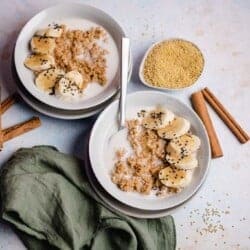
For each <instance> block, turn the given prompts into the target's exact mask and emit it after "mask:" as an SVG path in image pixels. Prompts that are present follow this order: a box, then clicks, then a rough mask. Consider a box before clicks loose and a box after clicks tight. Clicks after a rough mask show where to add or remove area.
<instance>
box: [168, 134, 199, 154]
mask: <svg viewBox="0 0 250 250" xmlns="http://www.w3.org/2000/svg"><path fill="white" fill-rule="evenodd" d="M200 145H201V140H200V138H199V137H198V136H196V135H192V134H185V135H182V136H180V137H177V138H174V139H173V140H171V141H170V143H169V144H168V146H167V152H170V153H176V154H180V155H190V154H192V153H193V152H195V151H197V150H198V148H199V147H200Z"/></svg>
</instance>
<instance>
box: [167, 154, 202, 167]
mask: <svg viewBox="0 0 250 250" xmlns="http://www.w3.org/2000/svg"><path fill="white" fill-rule="evenodd" d="M166 160H167V162H168V163H169V164H171V165H172V166H174V167H176V168H178V169H194V168H196V167H198V160H197V158H196V155H195V154H190V155H178V154H174V153H170V152H167V154H166Z"/></svg>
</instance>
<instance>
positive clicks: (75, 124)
mask: <svg viewBox="0 0 250 250" xmlns="http://www.w3.org/2000/svg"><path fill="white" fill-rule="evenodd" d="M59 2H62V1H52V0H50V1H49V0H46V1H44V0H43V1H32V0H1V8H0V17H1V22H0V56H1V60H0V64H1V65H0V76H1V83H2V87H3V89H4V90H3V93H2V98H4V97H6V96H7V95H8V94H9V93H12V92H14V90H15V86H14V85H13V81H12V78H11V74H10V57H11V52H12V49H13V45H14V43H15V39H16V37H17V34H18V32H19V31H20V29H21V27H22V26H23V25H24V24H25V23H26V22H27V21H28V20H29V19H30V18H31V17H32V16H33V15H34V14H36V13H37V12H38V11H40V10H42V9H43V8H46V7H48V6H50V5H52V4H55V3H59ZM78 2H82V3H86V4H91V5H93V6H96V7H98V8H100V9H103V10H104V11H106V12H107V13H109V14H110V15H112V16H113V17H114V18H115V19H116V20H117V21H118V22H119V23H120V24H121V25H122V26H123V28H124V29H125V31H126V33H127V35H128V37H130V38H131V40H132V52H133V60H134V69H133V75H132V81H133V83H131V84H130V86H129V91H130V92H132V91H134V90H141V89H145V87H143V86H142V84H141V83H140V82H139V80H138V65H139V63H140V61H141V58H142V56H143V53H144V52H145V50H146V49H147V48H148V46H149V45H150V44H151V43H153V42H155V41H159V40H161V39H165V38H173V37H180V38H185V39H187V40H190V41H193V42H194V43H196V44H197V45H198V46H199V47H200V49H201V50H202V51H203V53H204V56H205V71H204V73H203V75H202V77H201V78H200V79H199V81H198V84H197V85H195V86H194V87H193V88H191V89H190V90H188V91H185V92H183V93H178V94H175V95H176V96H177V97H178V98H179V99H181V100H182V101H184V102H186V103H188V104H189V96H190V94H191V93H192V92H193V91H195V90H196V89H200V88H201V87H203V86H209V87H210V89H211V90H212V91H213V92H214V93H215V94H216V95H217V96H219V97H220V99H221V101H222V102H223V103H224V104H225V105H226V106H227V107H228V109H229V110H230V111H231V112H232V114H233V115H234V116H235V118H236V119H237V120H238V121H239V122H240V123H241V124H242V126H243V127H244V128H245V129H246V130H247V131H250V119H249V117H250V116H249V107H250V97H249V96H250V80H249V79H250V50H249V43H250V32H249V24H250V1H247V0H245V1H244V0H243V1H236V0H235V1H233V0H227V1H222V0H217V1H215V0H214V1H205V0H204V1H198V0H196V1H194V0H190V1H180V0H179V1H167V0H158V1H155V0H147V1H146V0H137V1H136V0H130V1H125V0H123V1H119V0H108V1H102V0H92V1H78ZM209 111H211V110H209ZM32 115H39V116H40V117H41V119H42V122H43V125H42V127H41V128H39V129H37V130H35V131H32V132H30V133H28V134H26V135H23V136H21V137H19V138H17V139H15V140H13V141H10V142H8V143H6V144H5V148H4V151H3V152H1V154H0V165H1V164H2V163H3V162H4V161H5V160H6V159H7V158H8V157H9V156H10V155H11V154H12V153H13V152H14V151H15V150H16V149H18V148H19V147H21V146H25V147H28V146H32V145H36V144H52V145H55V146H56V147H58V148H59V149H60V150H62V151H64V152H68V153H74V154H75V155H78V156H80V157H82V150H83V144H84V142H83V138H84V134H85V133H87V132H88V131H89V129H90V128H91V126H92V124H93V122H94V119H95V118H90V119H87V120H79V121H62V120H57V119H53V118H49V117H45V116H43V115H40V114H38V113H37V112H35V111H34V110H32V109H31V108H29V107H28V106H27V105H26V104H24V103H19V104H16V105H15V106H14V107H12V108H11V110H9V111H8V112H7V113H6V114H5V115H4V116H3V126H4V127H7V126H10V125H13V124H15V123H17V122H20V121H23V120H25V119H28V118H29V117H30V116H32ZM211 116H212V119H213V121H214V125H215V127H216V130H217V131H218V135H219V139H220V141H221V144H222V147H223V150H224V157H223V158H220V159H217V160H212V162H211V170H210V172H209V175H208V178H207V180H206V182H205V184H204V186H203V187H202V188H201V190H200V191H199V192H198V193H197V195H196V196H195V197H194V198H192V199H191V200H190V201H189V202H188V203H186V204H185V205H184V206H181V207H180V208H178V209H177V210H176V211H175V212H174V213H173V216H174V218H175V221H176V226H177V236H178V239H177V241H178V242H177V249H178V248H179V249H186V250H189V249H190V250H191V249H192V250H195V249H197V250H198V249H202V250H207V249H208V250H210V249H242V250H243V249H244V250H245V249H250V227H249V220H250V216H249V211H250V202H249V200H250V195H249V183H250V181H249V180H250V166H249V158H250V144H249V143H248V144H245V145H240V144H239V143H238V141H237V140H236V139H235V138H234V137H233V136H232V135H231V133H230V131H229V130H228V129H227V127H225V125H224V124H223V123H222V122H221V120H220V119H219V118H218V117H217V116H216V115H215V114H214V112H213V111H211ZM45 135H46V136H45ZM30 209H32V207H31V208H30ZM215 231H216V232H215ZM0 249H6V250H16V249H24V247H23V245H22V243H21V242H20V241H19V240H18V238H17V236H16V235H15V234H14V232H13V231H12V230H11V229H10V227H9V226H8V225H6V224H5V223H3V222H0Z"/></svg>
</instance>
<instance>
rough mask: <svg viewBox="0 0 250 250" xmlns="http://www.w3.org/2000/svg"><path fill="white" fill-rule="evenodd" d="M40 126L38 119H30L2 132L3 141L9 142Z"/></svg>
mask: <svg viewBox="0 0 250 250" xmlns="http://www.w3.org/2000/svg"><path fill="white" fill-rule="evenodd" d="M40 125H41V121H40V119H39V117H32V118H31V119H30V120H28V121H25V122H22V123H19V124H17V125H14V126H12V127H9V128H6V129H4V130H3V131H2V133H3V141H4V142H6V141H9V140H11V139H13V138H15V137H17V136H19V135H22V134H24V133H27V132H29V131H31V130H33V129H35V128H37V127H39V126H40Z"/></svg>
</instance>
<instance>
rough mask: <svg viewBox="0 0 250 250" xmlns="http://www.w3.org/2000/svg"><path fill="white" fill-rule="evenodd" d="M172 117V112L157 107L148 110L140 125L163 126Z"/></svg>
mask: <svg viewBox="0 0 250 250" xmlns="http://www.w3.org/2000/svg"><path fill="white" fill-rule="evenodd" d="M173 119H174V113H173V112H172V111H170V110H168V109H164V108H158V109H156V110H153V111H151V112H149V113H148V114H147V115H146V116H145V118H144V119H143V120H142V125H143V126H144V127H145V128H149V129H160V128H163V127H165V126H166V125H167V124H168V123H170V122H172V121H173Z"/></svg>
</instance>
